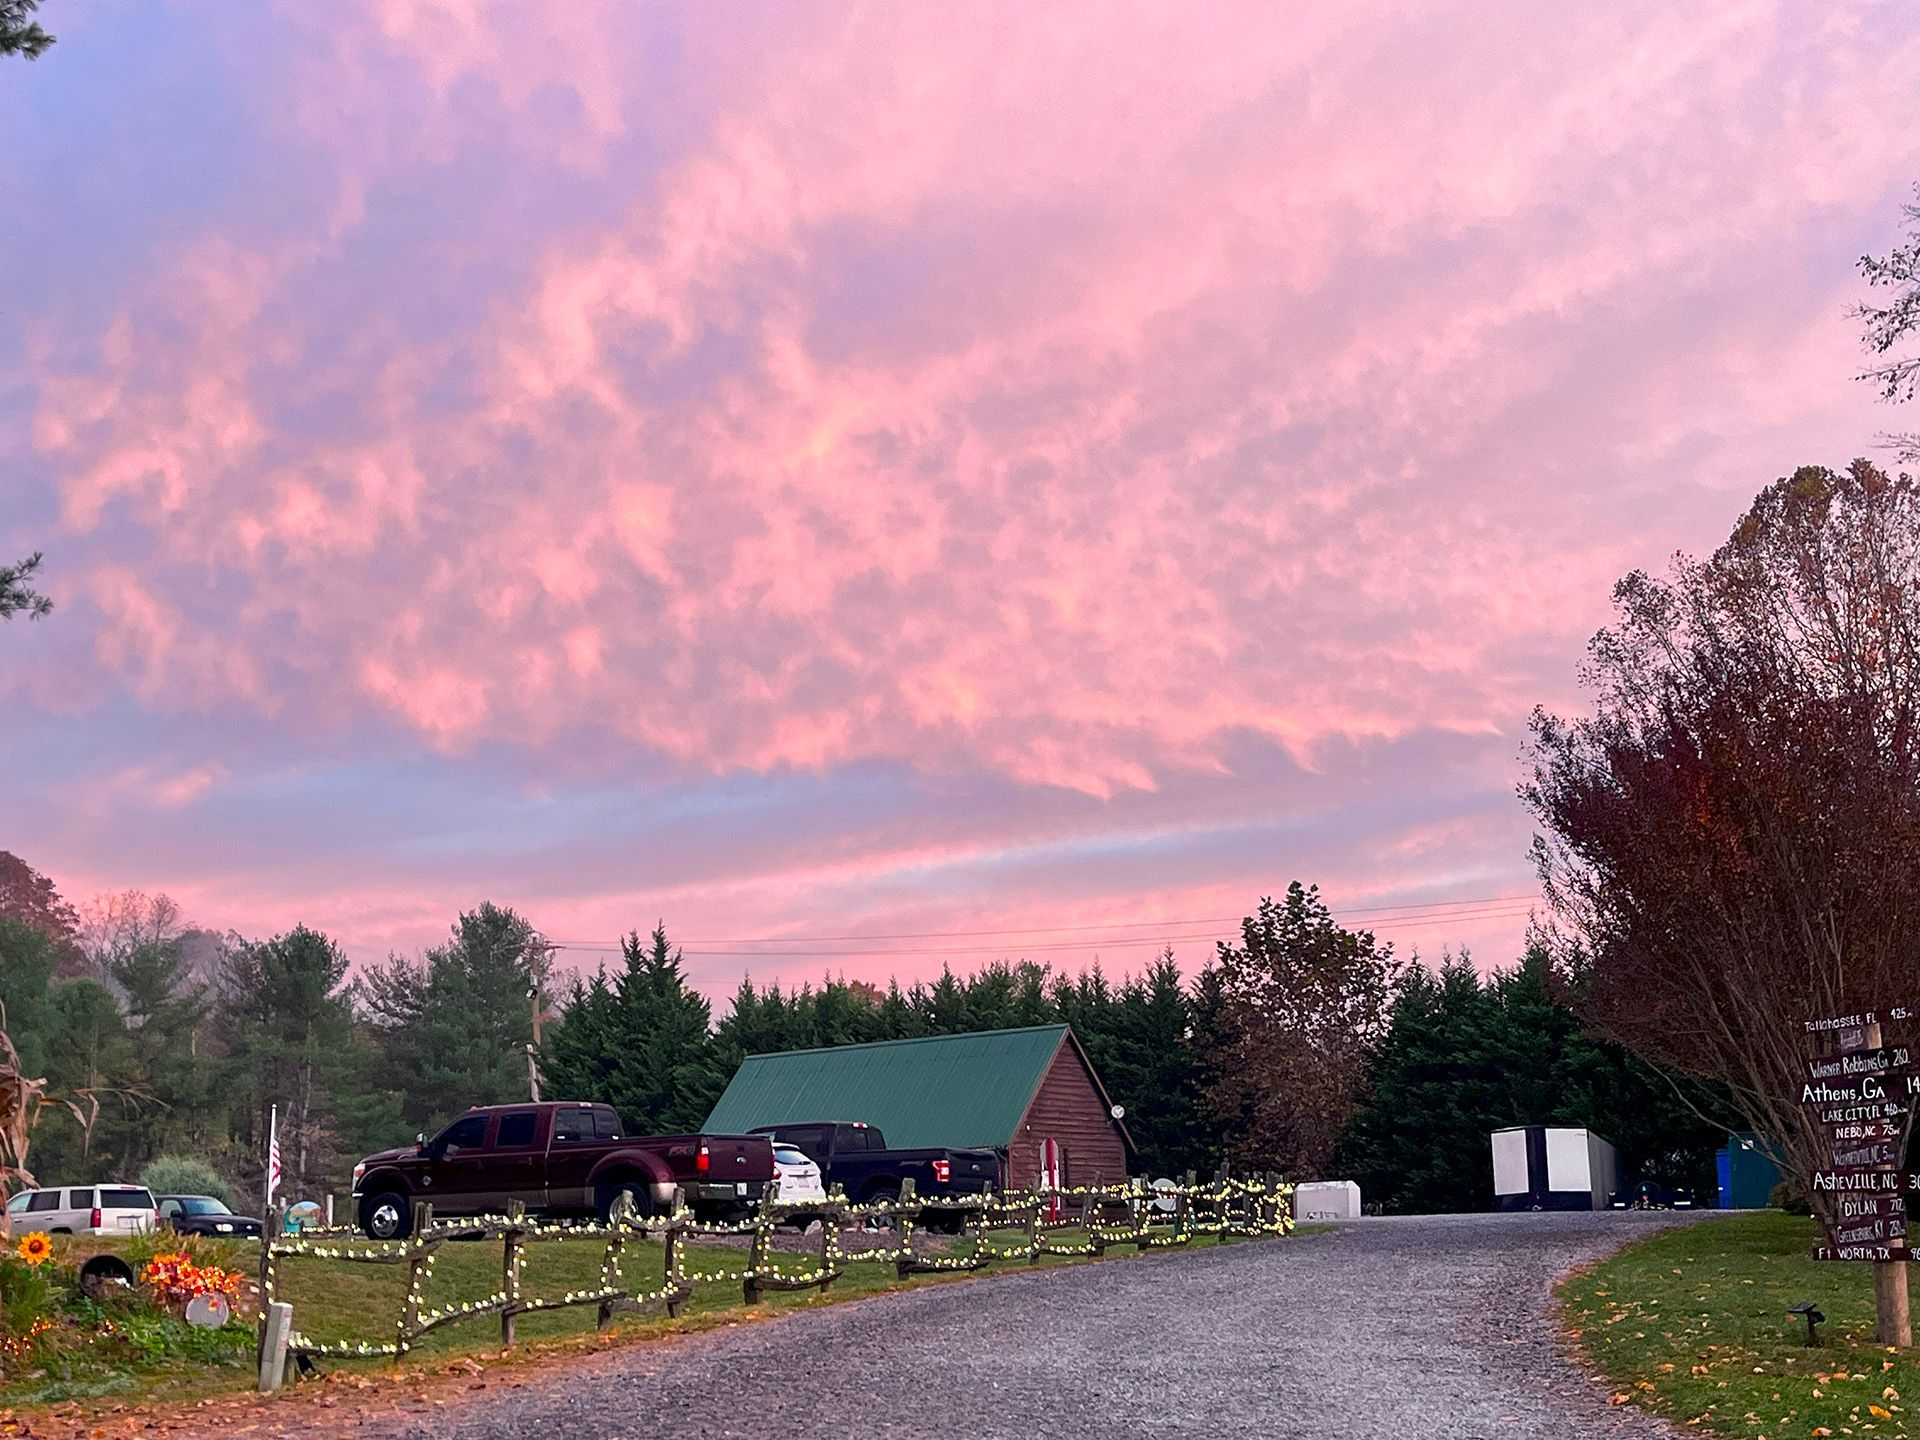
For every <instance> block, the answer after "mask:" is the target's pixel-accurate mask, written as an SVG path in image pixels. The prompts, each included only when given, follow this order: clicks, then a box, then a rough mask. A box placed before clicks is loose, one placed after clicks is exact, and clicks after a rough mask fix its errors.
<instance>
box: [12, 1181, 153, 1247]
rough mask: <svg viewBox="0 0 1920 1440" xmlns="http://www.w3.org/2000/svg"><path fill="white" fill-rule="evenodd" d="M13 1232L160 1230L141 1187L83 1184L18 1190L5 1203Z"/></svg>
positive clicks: (150, 1195)
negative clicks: (62, 1187) (18, 1191)
mask: <svg viewBox="0 0 1920 1440" xmlns="http://www.w3.org/2000/svg"><path fill="white" fill-rule="evenodd" d="M7 1219H8V1220H9V1221H11V1222H12V1225H13V1233H14V1234H16V1235H21V1234H25V1233H26V1232H27V1231H29V1230H44V1231H45V1232H46V1233H47V1234H49V1235H131V1234H135V1233H137V1232H139V1231H142V1230H158V1229H159V1228H160V1211H159V1209H158V1207H156V1206H155V1205H154V1203H153V1192H152V1191H151V1190H149V1189H147V1188H146V1186H144V1185H85V1186H81V1187H80V1188H78V1189H71V1188H66V1189H59V1190H22V1191H21V1192H20V1193H19V1194H18V1195H16V1196H14V1197H13V1198H12V1199H11V1200H9V1201H7Z"/></svg>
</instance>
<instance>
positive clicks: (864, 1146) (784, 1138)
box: [753, 1120, 1000, 1205]
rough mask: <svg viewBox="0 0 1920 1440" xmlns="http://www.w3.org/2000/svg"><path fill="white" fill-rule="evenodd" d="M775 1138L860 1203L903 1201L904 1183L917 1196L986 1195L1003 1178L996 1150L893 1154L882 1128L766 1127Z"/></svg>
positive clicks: (844, 1124) (853, 1124)
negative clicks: (803, 1156) (901, 1190)
mask: <svg viewBox="0 0 1920 1440" xmlns="http://www.w3.org/2000/svg"><path fill="white" fill-rule="evenodd" d="M753 1133H754V1134H756V1135H769V1136H772V1137H773V1138H774V1139H776V1140H778V1141H780V1142H781V1143H782V1144H786V1145H791V1146H793V1147H794V1148H795V1149H796V1150H800V1151H802V1152H803V1153H804V1154H806V1156H807V1157H808V1158H809V1159H811V1160H812V1161H813V1162H814V1163H815V1164H816V1165H818V1166H819V1167H820V1172H821V1176H822V1178H823V1179H824V1180H825V1182H826V1184H827V1185H828V1186H829V1187H831V1186H834V1185H838V1186H839V1187H840V1188H841V1189H842V1190H844V1191H845V1192H846V1194H847V1197H848V1198H849V1199H851V1200H853V1201H854V1202H856V1203H857V1204H861V1205H872V1204H875V1203H878V1202H880V1201H885V1200H893V1199H897V1198H898V1197H899V1194H900V1183H901V1182H902V1181H903V1180H911V1181H913V1189H914V1193H915V1194H916V1195H920V1196H922V1197H933V1198H936V1199H938V1198H945V1197H947V1196H966V1195H984V1194H986V1193H987V1192H988V1191H990V1190H992V1189H993V1185H994V1181H995V1180H996V1179H997V1178H998V1176H999V1174H1000V1156H999V1155H998V1154H997V1153H996V1152H995V1151H992V1150H947V1149H942V1148H939V1147H937V1146H936V1147H933V1148H930V1149H924V1150H889V1149H888V1148H887V1137H886V1136H885V1134H883V1133H882V1132H881V1131H880V1130H879V1129H878V1128H876V1127H875V1126H872V1125H866V1124H862V1123H861V1122H859V1121H845V1120H841V1121H833V1122H827V1121H813V1122H809V1123H807V1124H801V1125H763V1126H761V1127H760V1128H759V1129H757V1130H755V1131H754V1132H753Z"/></svg>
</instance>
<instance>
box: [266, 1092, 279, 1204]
mask: <svg viewBox="0 0 1920 1440" xmlns="http://www.w3.org/2000/svg"><path fill="white" fill-rule="evenodd" d="M279 1188H280V1107H279V1106H278V1105H276V1106H274V1107H273V1110H272V1113H271V1116H270V1118H269V1119H268V1121H267V1204H268V1205H272V1204H273V1192H274V1191H276V1190H278V1189H279Z"/></svg>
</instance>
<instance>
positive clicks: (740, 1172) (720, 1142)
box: [700, 1135, 773, 1182]
mask: <svg viewBox="0 0 1920 1440" xmlns="http://www.w3.org/2000/svg"><path fill="white" fill-rule="evenodd" d="M700 1139H701V1142H702V1143H703V1144H705V1145H706V1147H707V1154H708V1156H709V1157H710V1160H709V1163H710V1165H711V1167H712V1168H711V1169H709V1170H708V1172H707V1174H708V1176H709V1178H711V1179H713V1180H718V1181H723V1182H724V1181H727V1180H760V1181H766V1180H771V1179H772V1178H773V1142H772V1141H770V1140H768V1139H767V1137H766V1136H764V1135H702V1136H701V1137H700Z"/></svg>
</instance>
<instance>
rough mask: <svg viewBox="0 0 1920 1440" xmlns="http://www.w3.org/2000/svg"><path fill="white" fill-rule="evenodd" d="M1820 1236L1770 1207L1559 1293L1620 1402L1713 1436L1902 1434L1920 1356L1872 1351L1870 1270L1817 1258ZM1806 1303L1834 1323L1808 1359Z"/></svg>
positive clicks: (1915, 1395)
mask: <svg viewBox="0 0 1920 1440" xmlns="http://www.w3.org/2000/svg"><path fill="white" fill-rule="evenodd" d="M1817 1235H1818V1230H1817V1228H1816V1226H1815V1225H1814V1222H1813V1221H1812V1220H1809V1219H1806V1218H1804V1217H1799V1216H1789V1215H1781V1214H1778V1213H1775V1212H1772V1211H1757V1212H1752V1213H1748V1214H1742V1215H1737V1216H1729V1217H1727V1218H1725V1219H1716V1220H1708V1221H1704V1222H1701V1223H1699V1224H1695V1225H1689V1226H1685V1227H1682V1228H1679V1229H1674V1230H1668V1231H1664V1232H1662V1233H1661V1234H1658V1235H1655V1236H1652V1237H1650V1238H1648V1239H1646V1240H1643V1241H1641V1242H1639V1243H1638V1244H1635V1245H1630V1246H1628V1247H1627V1248H1626V1249H1625V1250H1623V1251H1621V1252H1620V1253H1619V1254H1618V1255H1615V1256H1613V1257H1612V1258H1610V1259H1607V1260H1604V1261H1602V1262H1601V1263H1600V1264H1598V1265H1596V1266H1594V1267H1592V1268H1591V1269H1588V1270H1584V1271H1581V1272H1579V1273H1577V1274H1575V1275H1572V1276H1569V1277H1568V1278H1567V1279H1566V1280H1564V1281H1563V1282H1562V1283H1561V1285H1560V1290H1559V1293H1560V1298H1561V1301H1562V1304H1563V1306H1564V1311H1565V1317H1566V1323H1567V1327H1568V1330H1569V1333H1570V1334H1571V1335H1572V1336H1573V1337H1574V1339H1575V1343H1576V1344H1578V1345H1580V1346H1582V1347H1583V1348H1584V1349H1585V1351H1586V1353H1587V1354H1588V1356H1590V1357H1591V1359H1592V1361H1593V1363H1594V1368H1595V1369H1596V1371H1597V1372H1598V1373H1599V1374H1601V1375H1603V1376H1605V1377H1606V1379H1607V1380H1608V1381H1609V1383H1611V1384H1612V1386H1613V1387H1614V1399H1615V1400H1616V1402H1618V1403H1622V1404H1624V1403H1628V1402H1631V1403H1634V1404H1638V1405H1642V1406H1645V1407H1646V1408H1647V1409H1649V1410H1652V1411H1655V1412H1656V1413H1658V1414H1661V1415H1664V1416H1666V1417H1667V1418H1669V1419H1671V1420H1676V1421H1679V1422H1680V1423H1682V1424H1684V1425H1692V1426H1695V1427H1697V1428H1698V1429H1700V1430H1702V1431H1704V1432H1706V1433H1709V1434H1714V1435H1727V1436H1743V1437H1766V1440H1783V1437H1799V1436H1844V1435H1858V1436H1863V1437H1866V1436H1874V1437H1883V1436H1901V1435H1907V1434H1909V1433H1910V1424H1909V1415H1910V1413H1911V1406H1912V1404H1913V1403H1914V1402H1915V1401H1916V1400H1920V1363H1917V1361H1920V1356H1916V1353H1915V1352H1914V1351H1894V1350H1889V1349H1887V1348H1885V1347H1883V1346H1881V1345H1878V1344H1877V1343H1875V1341H1874V1337H1873V1330H1874V1313H1873V1267H1872V1266H1870V1265H1863V1264H1836V1263H1821V1262H1818V1261H1815V1260H1814V1259H1812V1257H1811V1247H1812V1245H1813V1243H1814V1241H1815V1239H1816V1238H1817ZM1803 1300H1811V1301H1813V1302H1814V1303H1815V1304H1816V1305H1818V1306H1819V1307H1820V1309H1821V1310H1822V1311H1824V1312H1825V1314H1826V1316H1827V1323H1826V1324H1824V1325H1822V1326H1821V1327H1820V1336H1821V1342H1822V1343H1821V1344H1820V1345H1818V1346H1817V1347H1815V1348H1813V1349H1808V1348H1807V1347H1806V1344H1805V1339H1806V1326H1805V1324H1804V1323H1803V1322H1802V1321H1801V1320H1800V1319H1799V1318H1798V1317H1797V1316H1792V1315H1789V1314H1787V1313H1786V1311H1787V1307H1788V1306H1790V1305H1794V1304H1798V1303H1799V1302H1801V1301H1803ZM1915 1301H1916V1308H1917V1309H1920V1294H1916V1296H1915ZM1915 1433H1920V1432H1915Z"/></svg>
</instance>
